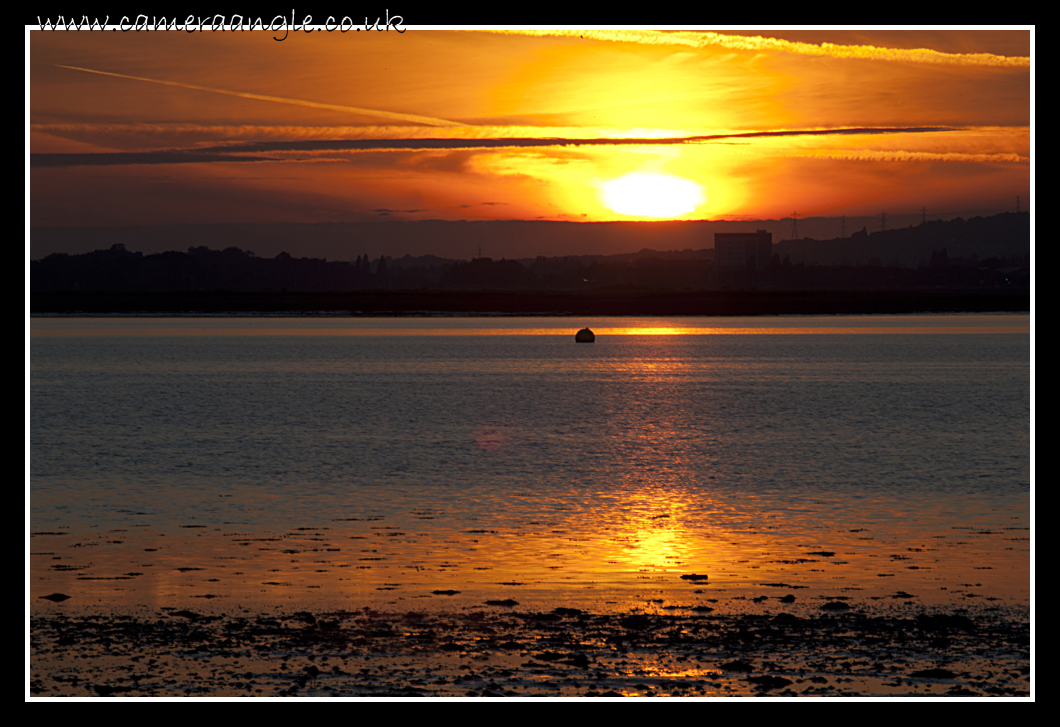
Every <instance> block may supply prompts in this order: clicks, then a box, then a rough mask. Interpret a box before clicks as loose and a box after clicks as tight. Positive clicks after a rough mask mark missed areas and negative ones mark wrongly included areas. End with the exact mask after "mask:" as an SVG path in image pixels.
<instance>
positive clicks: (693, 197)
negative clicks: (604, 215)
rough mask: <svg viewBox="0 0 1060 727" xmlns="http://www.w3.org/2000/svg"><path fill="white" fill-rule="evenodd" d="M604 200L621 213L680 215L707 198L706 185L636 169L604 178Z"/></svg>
mask: <svg viewBox="0 0 1060 727" xmlns="http://www.w3.org/2000/svg"><path fill="white" fill-rule="evenodd" d="M600 196H601V201H602V202H603V203H604V205H605V206H606V207H607V208H608V209H610V210H612V211H613V212H617V213H618V214H620V215H630V216H636V217H680V216H681V215H687V214H689V213H690V212H694V211H695V210H696V207H698V206H699V205H701V204H703V203H704V202H706V195H705V194H704V193H703V188H702V187H701V186H700V185H698V184H696V183H695V182H693V181H692V180H690V179H683V178H681V177H675V176H673V175H670V174H645V173H642V172H633V173H631V174H626V175H624V176H621V177H619V178H618V179H612V180H610V181H608V182H605V183H604V184H603V185H602V187H601V194H600Z"/></svg>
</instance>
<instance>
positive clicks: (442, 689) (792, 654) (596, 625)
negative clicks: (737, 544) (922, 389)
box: [27, 601, 1031, 699]
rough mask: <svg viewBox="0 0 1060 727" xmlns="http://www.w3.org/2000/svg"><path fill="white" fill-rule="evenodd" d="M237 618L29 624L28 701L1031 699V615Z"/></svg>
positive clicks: (557, 612)
mask: <svg viewBox="0 0 1060 727" xmlns="http://www.w3.org/2000/svg"><path fill="white" fill-rule="evenodd" d="M236 610H239V611H240V613H239V614H237V615H231V614H226V615H216V614H215V615H208V614H205V613H199V612H195V611H190V610H180V611H177V610H175V609H172V608H170V609H162V610H160V611H157V612H154V613H144V614H141V615H137V616H134V615H112V614H87V613H86V614H84V615H79V616H73V615H66V614H62V613H59V614H55V615H48V616H44V615H40V614H38V615H35V616H33V617H31V619H30V626H31V630H30V639H29V641H30V674H29V678H28V681H29V684H28V686H27V690H28V696H31V697H45V698H47V697H81V698H86V697H169V698H177V697H189V696H190V697H195V696H209V697H248V696H249V697H318V698H329V697H330V698H343V697H361V698H364V697H369V698H370V697H376V698H387V699H395V698H414V697H428V698H453V697H477V698H522V697H605V698H617V697H737V696H739V697H766V696H779V697H796V696H818V697H819V696H831V697H862V698H866V697H867V698H886V697H899V698H905V697H920V698H923V697H950V698H953V697H956V698H977V697H1005V698H1026V697H1030V696H1031V691H1030V689H1031V676H1030V622H1029V610H1027V611H1026V612H1025V614H1021V613H1020V612H1019V609H1016V610H1015V611H1011V610H1008V609H1002V608H992V607H985V608H979V609H975V610H969V609H964V608H954V609H949V610H941V611H927V610H924V609H923V608H921V607H918V606H913V607H912V608H909V609H903V610H902V611H904V612H900V611H895V612H892V613H880V612H879V611H875V612H874V609H871V608H864V607H862V606H860V605H859V604H856V603H855V604H853V605H848V604H845V603H842V602H836V601H830V602H827V603H825V604H823V605H822V606H820V607H819V608H818V609H817V610H816V613H811V614H808V615H806V616H796V615H793V614H791V613H787V612H786V611H783V610H781V611H780V612H778V613H775V614H770V613H763V614H742V615H733V614H728V615H718V614H717V613H714V612H710V610H709V609H708V610H702V609H701V610H692V609H684V610H683V611H681V612H674V613H658V612H655V613H651V612H641V611H631V612H627V613H615V614H602V613H592V612H588V611H583V610H581V609H577V608H565V607H557V608H555V609H553V610H551V611H547V612H535V611H525V610H517V609H516V608H514V607H511V606H504V605H487V606H485V607H483V608H472V609H468V610H466V611H463V612H455V611H447V612H433V613H429V612H417V611H407V612H404V611H381V610H373V609H371V608H364V609H360V610H353V611H349V610H347V611H337V612H326V611H322V612H317V613H311V612H309V611H291V612H284V613H253V612H250V611H246V610H245V609H238V608H237V609H236ZM1009 611H1011V612H1009Z"/></svg>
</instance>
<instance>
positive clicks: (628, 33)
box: [479, 30, 1031, 68]
mask: <svg viewBox="0 0 1060 727" xmlns="http://www.w3.org/2000/svg"><path fill="white" fill-rule="evenodd" d="M479 32H483V33H505V34H514V35H533V36H557V37H567V38H570V37H576V38H589V39H591V40H603V41H610V42H613V43H638V44H641V45H678V46H685V47H688V48H706V47H708V46H717V47H721V48H728V49H731V50H751V51H764V50H774V51H784V52H787V53H798V54H800V55H813V56H833V57H836V58H860V59H867V60H879V61H906V62H909V63H938V64H945V65H958V66H1001V67H1007V68H1030V65H1031V59H1030V58H1028V57H1025V56H999V55H994V54H993V53H943V52H942V51H937V50H930V49H928V48H911V49H907V48H877V47H876V46H872V45H835V44H833V43H821V44H820V45H815V44H813V43H799V42H796V41H792V40H782V39H780V38H763V37H761V36H746V35H724V34H722V33H698V32H689V31H675V32H665V31H661V30H481V31H479Z"/></svg>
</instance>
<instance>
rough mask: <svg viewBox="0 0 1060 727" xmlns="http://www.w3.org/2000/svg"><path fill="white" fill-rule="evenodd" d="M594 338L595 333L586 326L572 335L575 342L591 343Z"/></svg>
mask: <svg viewBox="0 0 1060 727" xmlns="http://www.w3.org/2000/svg"><path fill="white" fill-rule="evenodd" d="M595 340H596V335H595V334H594V333H593V332H592V331H590V330H589V329H588V328H583V329H581V330H580V331H578V332H577V333H576V334H575V336H574V342H575V343H592V342H593V341H595Z"/></svg>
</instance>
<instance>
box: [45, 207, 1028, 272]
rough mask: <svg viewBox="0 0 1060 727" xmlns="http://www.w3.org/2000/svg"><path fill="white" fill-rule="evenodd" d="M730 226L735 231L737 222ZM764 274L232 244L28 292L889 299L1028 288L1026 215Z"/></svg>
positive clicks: (74, 263) (116, 263)
mask: <svg viewBox="0 0 1060 727" xmlns="http://www.w3.org/2000/svg"><path fill="white" fill-rule="evenodd" d="M734 226H735V225H734ZM773 250H774V254H773V258H772V261H771V264H770V265H769V266H768V269H767V270H765V271H756V272H752V271H750V270H740V269H725V268H721V267H719V266H715V265H714V264H713V250H712V249H703V250H683V251H669V252H659V251H655V250H650V249H644V250H641V251H640V252H638V253H632V254H624V255H583V256H565V257H548V258H546V257H538V258H536V259H534V260H493V259H491V258H487V257H480V258H475V259H473V260H470V261H464V260H450V259H444V258H439V257H435V256H431V255H427V256H421V257H415V258H414V257H411V256H409V255H405V256H404V257H402V258H393V257H390V256H385V255H384V256H380V257H378V258H376V259H374V260H372V259H370V258H369V256H368V255H367V254H364V255H358V256H357V258H356V259H355V260H354V261H352V262H350V261H330V262H329V261H328V260H326V259H319V258H305V257H302V258H296V257H293V256H292V255H290V254H288V253H286V252H282V253H280V254H279V255H277V256H276V257H273V258H263V257H258V256H256V255H255V254H254V253H253V252H251V251H249V250H242V249H240V248H238V247H229V248H227V249H224V250H211V249H209V248H207V247H205V246H199V247H190V248H188V250H187V252H177V251H171V252H164V253H158V254H150V255H144V254H143V253H141V252H133V251H130V250H128V249H126V248H125V246H124V245H122V244H115V245H113V246H111V247H110V248H109V249H105V250H96V251H94V252H89V253H84V254H80V255H70V254H65V253H55V254H52V255H48V256H47V257H45V258H43V259H41V260H34V261H31V264H30V286H31V290H32V291H33V292H54V291H110V292H148V291H211V290H228V291H254V292H269V291H276V292H282V291H307V292H313V291H316V292H320V291H354V290H595V289H603V288H611V287H640V288H649V289H674V290H711V289H726V288H730V289H747V288H762V289H777V290H843V289H846V290H889V289H918V288H953V289H958V288H984V287H985V288H1015V289H1022V288H1027V287H1029V280H1030V272H1029V263H1030V228H1029V215H1028V214H1027V213H1021V214H1013V213H1006V214H1002V215H996V216H994V217H990V218H979V217H977V218H973V219H971V220H967V221H965V220H962V219H959V218H958V219H956V220H951V221H949V222H941V221H937V222H928V223H924V224H921V225H919V226H917V227H910V228H906V229H898V230H888V231H886V232H876V233H872V234H869V233H868V232H867V231H865V230H862V231H861V232H858V233H854V234H853V235H851V236H850V237H849V238H842V239H835V240H810V239H801V240H782V241H780V242H779V243H777V244H775V245H774V246H773Z"/></svg>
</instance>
